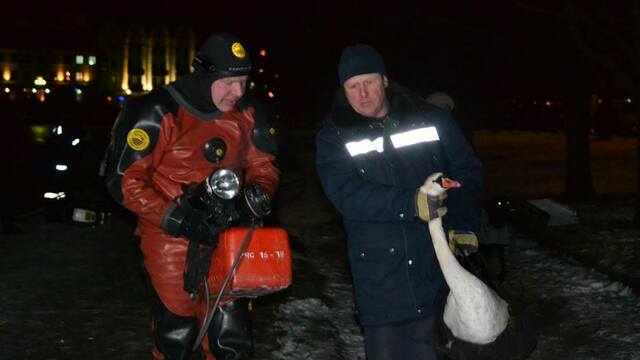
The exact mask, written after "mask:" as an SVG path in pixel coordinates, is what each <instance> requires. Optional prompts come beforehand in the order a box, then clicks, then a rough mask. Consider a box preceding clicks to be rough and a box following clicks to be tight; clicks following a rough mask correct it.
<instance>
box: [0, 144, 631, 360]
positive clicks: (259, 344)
mask: <svg viewBox="0 0 640 360" xmlns="http://www.w3.org/2000/svg"><path fill="white" fill-rule="evenodd" d="M479 136H480V137H479V141H478V143H477V144H476V146H477V148H478V151H479V153H480V155H481V157H482V156H484V158H485V159H484V160H485V165H486V169H487V172H488V176H487V178H488V179H490V182H489V186H491V189H490V190H491V191H493V192H494V194H495V193H496V192H497V191H500V192H502V194H506V195H509V194H511V195H513V194H515V193H516V191H526V192H527V193H526V194H524V195H525V196H527V195H531V194H544V195H547V196H554V195H557V194H559V193H560V192H561V191H562V188H563V180H564V177H563V176H562V174H563V171H564V163H563V160H562V154H560V152H562V145H561V143H562V141H563V136H562V134H535V133H533V134H527V133H499V134H491V133H480V134H479ZM492 136H493V137H494V139H493V140H492ZM595 145H596V146H594V147H592V148H595V151H593V150H592V154H593V156H594V158H595V161H594V163H593V167H592V168H593V172H594V178H595V179H596V180H595V181H594V182H595V184H596V188H597V189H598V190H600V189H603V186H606V185H609V187H608V188H607V189H606V190H608V191H609V192H607V191H604V193H605V194H608V195H611V194H628V193H630V192H629V191H630V190H629V189H631V186H630V185H629V184H628V182H631V183H633V181H631V180H632V179H628V180H629V181H623V182H615V183H614V182H608V183H607V182H606V181H605V180H606V179H607V177H609V176H611V177H613V178H616V179H620V177H619V176H623V178H624V176H631V175H629V174H627V173H628V172H629V170H628V169H629V166H632V165H631V164H633V159H634V156H633V154H629V153H628V151H629V150H630V149H631V145H632V143H631V142H630V141H629V140H628V139H614V140H612V141H610V142H600V143H597V144H595ZM497 148H502V150H498V149H497ZM505 149H510V150H509V151H505ZM540 149H545V150H549V149H551V150H554V151H546V152H543V151H541V150H540ZM505 154H506V155H505ZM544 154H547V155H544ZM299 156H300V161H301V162H305V163H306V164H313V154H311V153H301V154H299ZM529 161H531V162H532V164H529V165H531V166H533V167H531V166H528V165H527V162H529ZM610 164H617V165H615V166H609V167H608V165H610ZM620 164H624V166H622V167H619V166H618V165H620ZM304 171H306V172H305V173H304V176H305V178H306V179H308V186H307V188H306V191H305V193H304V194H303V195H302V196H301V197H300V198H298V199H296V200H294V201H292V202H291V203H289V204H287V205H286V206H284V207H283V208H282V209H280V211H279V213H278V223H279V224H282V225H283V226H284V227H285V228H286V229H287V231H288V232H289V234H290V236H291V245H292V250H293V262H294V264H293V266H294V279H293V285H292V286H291V288H289V289H287V290H285V291H281V292H279V293H276V294H273V295H270V296H264V297H262V298H258V299H256V300H254V329H255V336H254V341H255V356H254V359H257V360H269V359H284V360H297V359H311V360H325V359H327V360H328V359H343V360H360V359H364V352H363V339H362V335H361V333H360V329H359V327H358V326H357V323H356V320H355V312H354V302H353V294H352V285H351V279H350V274H349V269H348V265H347V261H346V253H345V247H346V243H345V241H346V240H345V238H344V233H343V231H342V228H341V224H340V219H339V216H337V214H336V213H335V211H334V210H333V209H332V207H331V206H330V205H329V204H328V203H327V201H326V199H324V197H323V196H322V192H321V190H320V188H319V185H318V184H317V181H316V180H314V179H315V176H314V174H313V170H312V169H304ZM522 179H526V180H527V181H529V180H531V181H530V182H529V183H527V184H528V185H526V186H523V185H518V184H522V182H520V180H522ZM598 179H599V180H598ZM498 185H502V186H498ZM535 186H538V188H535ZM571 205H572V206H574V207H575V208H576V209H577V211H578V214H579V215H580V218H581V221H582V225H581V228H580V231H577V232H575V233H572V232H571V231H565V232H564V233H562V237H560V238H558V239H559V240H562V241H559V244H555V246H553V247H550V246H547V245H552V244H550V243H549V241H556V240H558V239H551V240H549V239H547V240H545V241H543V242H541V243H542V244H543V245H539V243H538V242H537V240H536V239H534V238H533V236H532V235H530V234H527V233H524V232H522V231H516V232H515V234H514V237H513V242H512V244H511V245H510V246H509V247H508V249H507V250H508V251H507V274H506V281H505V284H504V286H505V288H506V290H507V291H508V292H509V293H510V294H513V295H516V296H517V297H518V298H519V299H521V300H524V301H525V303H526V305H527V307H528V309H529V311H531V312H532V313H533V314H534V315H535V319H536V322H537V325H538V333H539V336H538V346H537V348H536V349H535V350H534V351H533V353H532V354H531V356H530V359H531V360H551V359H553V360H555V359H569V360H586V359H620V360H622V359H625V360H626V359H640V301H639V298H638V296H637V295H635V294H634V293H633V292H632V291H631V289H629V287H627V286H626V285H624V284H623V283H622V282H621V281H620V280H619V279H620V278H623V277H624V276H626V277H627V278H629V279H637V278H638V271H639V270H638V269H640V266H639V264H638V261H639V260H638V259H640V230H638V229H635V228H633V227H631V226H630V225H629V221H630V219H631V214H632V210H633V201H632V200H630V199H624V198H623V199H620V198H613V199H608V200H607V201H603V199H596V201H592V202H583V203H576V204H571ZM114 224H115V225H118V224H119V223H118V222H114ZM19 225H20V226H21V227H23V229H24V230H25V234H19V235H11V236H6V237H3V238H2V240H3V241H1V242H0V280H1V281H0V290H1V291H0V310H2V311H0V344H1V346H2V349H3V350H2V351H0V359H20V358H36V357H37V358H46V359H76V358H78V359H87V358H91V359H113V358H118V359H141V358H148V356H149V351H150V346H151V344H150V337H149V320H150V319H149V307H148V302H147V299H146V295H145V293H144V283H143V282H142V278H141V276H140V268H139V264H140V254H139V250H138V249H137V247H136V242H135V240H134V239H133V238H132V235H131V234H132V229H131V228H130V227H127V226H126V225H124V224H120V225H118V226H99V227H95V228H88V227H75V226H70V225H68V224H55V223H54V224H44V223H42V222H41V221H40V220H39V219H37V218H32V219H27V220H25V221H24V222H22V223H21V224H19ZM567 254H571V255H573V257H571V256H568V255H567ZM574 258H581V261H582V262H578V261H577V260H575V259H574ZM585 259H586V261H585ZM585 264H593V265H585ZM594 268H597V269H598V270H594ZM606 274H609V275H606ZM43 329H46V330H45V331H43Z"/></svg>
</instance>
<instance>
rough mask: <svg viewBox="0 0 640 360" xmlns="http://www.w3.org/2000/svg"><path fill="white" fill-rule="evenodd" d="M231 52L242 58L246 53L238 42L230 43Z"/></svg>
mask: <svg viewBox="0 0 640 360" xmlns="http://www.w3.org/2000/svg"><path fill="white" fill-rule="evenodd" d="M231 52H232V53H233V55H235V57H237V58H239V59H243V58H244V56H245V55H246V53H245V51H244V47H243V46H242V44H240V43H239V42H234V43H233V45H231Z"/></svg>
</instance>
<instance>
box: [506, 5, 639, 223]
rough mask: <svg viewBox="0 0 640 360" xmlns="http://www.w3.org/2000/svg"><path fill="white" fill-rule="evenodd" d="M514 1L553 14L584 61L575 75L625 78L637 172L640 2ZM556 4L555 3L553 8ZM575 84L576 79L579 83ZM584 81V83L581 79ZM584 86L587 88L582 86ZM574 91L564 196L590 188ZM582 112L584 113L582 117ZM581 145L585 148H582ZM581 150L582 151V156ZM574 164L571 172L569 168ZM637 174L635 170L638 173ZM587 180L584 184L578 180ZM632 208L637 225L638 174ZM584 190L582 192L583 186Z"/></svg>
mask: <svg viewBox="0 0 640 360" xmlns="http://www.w3.org/2000/svg"><path fill="white" fill-rule="evenodd" d="M516 3H517V4H518V5H519V6H521V7H523V8H526V9H528V10H531V11H535V12H540V13H546V14H548V15H550V16H554V17H556V18H558V19H559V20H560V22H561V23H563V24H565V25H566V26H567V27H568V29H569V31H570V34H571V39H572V41H573V44H574V45H575V46H576V48H577V49H579V50H580V53H581V54H582V55H583V56H584V58H585V62H584V63H579V64H576V66H575V69H576V71H577V72H583V74H584V76H585V77H584V78H582V77H580V76H579V77H578V78H579V79H589V78H590V74H589V70H588V67H589V66H592V67H593V66H601V67H604V68H606V69H607V70H608V71H609V72H610V73H612V74H621V75H623V77H624V78H627V79H629V81H628V83H627V84H625V86H626V87H627V91H629V92H630V94H631V99H632V103H633V104H634V109H635V114H636V115H635V117H636V120H635V128H636V137H637V139H638V142H637V150H636V152H637V167H636V168H637V169H640V131H638V129H640V121H639V120H640V118H639V116H638V114H640V66H638V62H639V60H640V0H622V1H615V2H610V1H606V0H592V1H575V0H565V1H564V3H563V4H561V5H560V7H555V8H551V7H539V6H535V5H532V4H529V3H527V2H524V1H516ZM555 6H557V5H555ZM578 81H580V80H578ZM584 81H585V82H586V81H587V80H584ZM582 85H587V84H582ZM576 90H577V92H576V93H575V94H574V96H572V97H570V99H569V101H570V103H572V104H570V105H569V108H570V111H571V109H572V108H573V109H574V110H573V111H574V116H575V117H574V118H571V116H570V118H569V124H568V125H569V126H568V129H567V130H568V131H567V148H568V153H567V155H568V158H567V163H568V164H569V165H568V168H567V194H568V195H572V194H573V195H578V194H575V193H576V192H581V191H587V192H588V191H589V188H591V189H593V187H592V186H590V184H591V177H590V173H588V170H587V169H584V167H585V159H586V166H587V167H588V164H589V150H588V133H585V129H584V124H585V123H586V120H587V118H586V117H583V116H584V114H586V112H585V110H586V109H588V107H587V106H588V105H587V104H588V101H589V100H588V98H587V97H586V96H587V95H589V94H586V92H585V91H584V90H585V89H584V88H580V87H578V86H576ZM581 112H582V113H584V114H582V115H581ZM585 144H586V146H585ZM585 147H586V152H585ZM572 163H575V166H576V168H573V166H574V165H572ZM638 172H639V173H640V171H638ZM586 176H588V181H589V186H587V184H586V183H585V182H586V180H585V181H582V180H580V179H578V177H586ZM636 180H637V183H636V210H635V216H634V222H635V223H636V224H639V225H640V174H639V175H638V176H636ZM585 186H586V188H583V187H585Z"/></svg>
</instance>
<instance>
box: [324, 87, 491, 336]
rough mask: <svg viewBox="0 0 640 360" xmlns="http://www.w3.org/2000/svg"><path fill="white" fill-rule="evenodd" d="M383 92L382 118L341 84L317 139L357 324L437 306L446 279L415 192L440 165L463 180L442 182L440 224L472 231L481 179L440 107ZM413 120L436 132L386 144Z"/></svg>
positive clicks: (401, 92) (399, 92)
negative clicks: (454, 185)
mask: <svg viewBox="0 0 640 360" xmlns="http://www.w3.org/2000/svg"><path fill="white" fill-rule="evenodd" d="M387 98H388V99H389V113H388V115H387V117H386V118H385V119H384V123H383V122H382V121H379V120H376V119H371V118H366V117H363V116H361V115H359V114H357V113H356V112H355V111H354V110H353V109H352V108H351V106H350V105H349V103H348V102H347V100H346V97H345V95H344V91H343V90H342V89H340V90H339V91H338V94H337V96H336V98H335V101H334V105H333V107H332V109H331V112H330V114H329V116H328V117H327V119H326V120H325V123H324V125H323V127H322V129H321V130H320V132H319V133H318V136H317V139H316V143H317V144H316V145H317V155H316V166H317V170H318V175H319V177H320V180H321V183H322V186H323V188H324V191H325V193H326V195H327V197H328V198H329V199H330V201H331V202H332V203H333V205H334V206H335V207H336V208H337V209H338V211H340V213H341V214H342V217H343V222H344V226H345V229H346V232H347V237H348V253H349V262H350V265H351V271H352V274H353V282H354V287H355V294H356V302H357V308H358V317H359V320H360V323H361V324H362V325H364V326H370V325H379V324H389V323H393V322H399V321H404V320H411V319H416V318H420V317H423V316H427V315H431V314H434V313H435V312H437V311H438V310H440V308H441V305H442V301H443V300H444V296H445V295H446V291H447V289H446V283H445V282H444V278H443V276H442V272H441V270H440V268H439V265H438V261H437V259H436V255H435V252H434V250H433V245H432V243H431V238H430V236H429V231H428V227H427V225H426V223H424V222H422V221H421V220H420V219H419V218H417V217H416V211H415V195H416V191H417V189H418V188H419V187H420V186H421V185H422V184H423V183H424V181H425V179H426V178H427V177H428V176H429V175H430V174H432V173H434V172H444V173H445V174H446V175H447V176H449V177H451V178H453V179H455V180H457V181H459V182H460V183H461V184H462V187H461V188H460V189H456V190H452V191H449V194H448V195H449V198H448V202H447V207H448V210H449V212H448V215H447V216H446V217H445V219H444V222H445V227H446V228H447V229H456V230H467V231H474V232H476V233H477V230H478V223H479V216H478V214H479V207H478V204H479V197H480V191H481V189H482V186H483V185H482V181H483V180H482V165H481V163H480V161H479V160H478V158H476V156H475V155H474V153H473V150H472V149H471V146H470V145H469V144H468V142H467V141H466V140H465V138H464V136H463V134H462V132H461V131H460V129H459V128H458V127H457V126H456V124H455V122H454V121H453V120H452V119H451V118H449V116H448V115H447V114H446V113H445V112H443V111H441V110H440V109H438V108H436V107H434V106H431V105H429V104H427V103H426V102H424V101H423V100H422V99H421V98H419V97H417V96H415V95H413V94H411V93H410V92H409V91H408V90H407V89H405V88H402V87H400V86H399V85H397V84H394V83H393V82H391V83H390V85H389V87H388V88H387ZM420 129H427V130H428V131H427V132H429V133H431V134H432V133H433V130H435V131H437V136H436V138H438V139H439V140H436V139H434V138H433V136H431V138H429V139H425V138H424V137H422V138H420V137H419V139H418V140H415V141H417V142H416V143H413V144H410V143H411V141H410V142H409V144H407V143H404V144H403V145H398V144H396V146H395V147H394V145H392V142H391V138H394V135H398V136H400V137H402V136H405V137H406V136H407V135H408V136H409V137H411V134H412V133H413V134H415V131H414V132H412V130H418V131H422V130H420ZM424 133H425V132H422V134H424ZM380 138H382V139H383V143H384V149H379V148H378V150H375V149H373V150H371V151H368V152H366V153H358V152H354V151H353V150H351V152H350V151H349V150H348V148H347V144H349V145H350V146H353V145H354V144H357V143H359V144H362V143H363V142H362V141H363V140H365V141H364V143H367V141H366V140H370V141H372V142H375V141H374V140H376V139H378V144H379V143H380ZM395 138H397V136H396V137H395ZM352 153H353V154H354V155H353V156H352ZM445 230H446V229H445Z"/></svg>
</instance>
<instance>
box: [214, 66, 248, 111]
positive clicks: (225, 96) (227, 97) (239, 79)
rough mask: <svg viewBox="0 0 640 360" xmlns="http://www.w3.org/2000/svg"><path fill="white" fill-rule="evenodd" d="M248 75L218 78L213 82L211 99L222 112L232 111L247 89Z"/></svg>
mask: <svg viewBox="0 0 640 360" xmlns="http://www.w3.org/2000/svg"><path fill="white" fill-rule="evenodd" d="M248 78H249V77H248V76H246V75H245V76H232V77H226V78H222V79H218V80H216V81H214V82H213V84H211V100H213V104H214V105H215V106H216V107H217V108H218V110H220V111H222V112H227V111H231V110H233V109H234V107H235V106H236V103H237V102H238V100H240V98H241V97H242V95H244V92H245V90H246V85H247V79H248Z"/></svg>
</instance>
